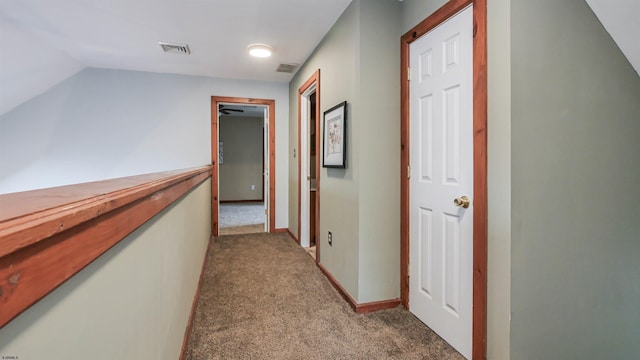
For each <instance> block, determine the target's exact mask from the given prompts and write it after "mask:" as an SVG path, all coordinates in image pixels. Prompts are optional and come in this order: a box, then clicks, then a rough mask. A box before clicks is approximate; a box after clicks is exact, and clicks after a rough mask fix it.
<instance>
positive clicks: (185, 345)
mask: <svg viewBox="0 0 640 360" xmlns="http://www.w3.org/2000/svg"><path fill="white" fill-rule="evenodd" d="M212 243H213V236H211V237H210V238H209V244H208V245H207V251H206V253H205V254H204V260H203V261H202V268H201V269H200V277H199V278H198V285H197V286H196V293H195V294H194V295H193V303H192V304H191V313H190V314H189V321H188V322H187V328H186V329H185V331H184V340H182V350H181V351H180V360H185V359H186V358H187V349H188V348H189V337H191V329H192V328H193V319H194V316H195V314H196V309H197V308H198V299H200V285H201V284H202V277H203V276H204V269H205V265H206V264H207V258H208V257H209V253H210V252H211V244H212Z"/></svg>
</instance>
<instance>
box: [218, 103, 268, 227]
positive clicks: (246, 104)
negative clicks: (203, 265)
mask: <svg viewBox="0 0 640 360" xmlns="http://www.w3.org/2000/svg"><path fill="white" fill-rule="evenodd" d="M219 103H231V104H238V105H266V106H267V108H268V109H269V189H268V191H269V232H270V233H273V232H275V230H276V127H275V123H276V113H275V109H276V101H275V100H271V99H253V98H238V97H227V96H212V97H211V164H212V167H211V231H212V235H213V236H218V230H219V229H218V218H219V214H218V206H219V194H218V190H219V189H218V183H219V178H218V176H219V174H220V172H219V168H218V138H219V136H218V135H219V134H218V104H219ZM263 148H264V144H263ZM262 158H263V161H264V155H263V157H262ZM262 171H263V174H264V166H263V169H262ZM263 176H264V175H263ZM262 184H263V186H264V179H263V180H262ZM262 196H263V198H264V191H263V192H262Z"/></svg>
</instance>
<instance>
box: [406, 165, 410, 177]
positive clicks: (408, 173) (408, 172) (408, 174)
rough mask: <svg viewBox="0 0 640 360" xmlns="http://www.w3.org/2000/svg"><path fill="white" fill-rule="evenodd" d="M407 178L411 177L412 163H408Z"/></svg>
mask: <svg viewBox="0 0 640 360" xmlns="http://www.w3.org/2000/svg"><path fill="white" fill-rule="evenodd" d="M407 179H411V165H407Z"/></svg>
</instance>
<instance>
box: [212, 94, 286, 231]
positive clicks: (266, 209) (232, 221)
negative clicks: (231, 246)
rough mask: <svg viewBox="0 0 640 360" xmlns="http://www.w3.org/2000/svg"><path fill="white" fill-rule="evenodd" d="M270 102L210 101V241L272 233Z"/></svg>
mask: <svg viewBox="0 0 640 360" xmlns="http://www.w3.org/2000/svg"><path fill="white" fill-rule="evenodd" d="M274 113H275V101H274V100H267V99H249V98H233V97H219V96H212V97H211V158H212V168H213V169H212V182H211V183H212V189H211V206H212V209H211V210H212V211H211V218H212V219H211V221H212V233H213V236H219V235H225V234H238V233H253V232H273V231H274V230H275V126H274V124H275V118H274V117H275V116H274Z"/></svg>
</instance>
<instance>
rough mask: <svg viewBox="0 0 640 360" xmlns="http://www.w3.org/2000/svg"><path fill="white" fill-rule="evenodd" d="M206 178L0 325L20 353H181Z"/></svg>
mask: <svg viewBox="0 0 640 360" xmlns="http://www.w3.org/2000/svg"><path fill="white" fill-rule="evenodd" d="M210 204H211V181H210V180H207V181H205V182H203V183H202V184H200V185H199V186H198V187H197V188H196V189H194V190H192V191H191V192H190V193H188V194H186V195H185V196H183V197H182V198H180V199H179V200H178V201H177V202H175V203H174V204H173V205H171V206H170V207H168V208H167V209H165V210H163V211H162V212H161V213H159V214H158V215H156V216H155V217H153V218H152V219H151V220H150V221H148V222H147V223H145V224H144V225H143V226H141V227H140V228H139V229H138V230H136V231H134V232H133V233H132V234H131V235H129V236H128V237H126V238H125V239H123V240H122V241H121V242H120V243H118V244H117V245H116V246H114V247H113V248H111V249H110V250H109V251H107V252H106V253H105V254H103V255H102V256H100V257H99V258H98V259H97V260H95V261H94V262H93V263H91V264H89V265H88V266H87V267H86V268H84V269H83V270H81V271H80V272H79V273H78V274H76V275H75V276H74V277H72V278H71V279H69V280H68V281H67V282H65V283H64V284H62V285H61V286H60V287H58V288H57V289H55V290H54V291H53V292H52V293H50V294H49V295H47V296H46V297H44V298H43V299H42V300H40V301H39V302H37V303H36V304H35V305H33V306H32V307H30V308H29V309H27V310H26V311H25V312H23V313H22V314H20V315H19V316H18V317H16V318H15V319H13V320H12V321H11V322H9V323H8V324H6V325H5V326H4V327H3V328H1V329H0V355H2V356H16V357H17V358H19V359H69V360H74V359H78V360H79V359H95V360H100V359H105V360H106V359H131V360H133V359H167V360H169V359H170V360H175V359H177V358H178V357H179V354H180V351H181V348H182V341H183V338H184V332H185V329H186V326H187V322H188V319H189V315H190V312H191V305H192V303H193V298H194V295H195V290H196V286H197V283H198V278H199V276H200V270H201V268H202V263H203V260H204V255H205V253H206V249H207V245H208V243H209V236H210V232H211V206H210Z"/></svg>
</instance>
